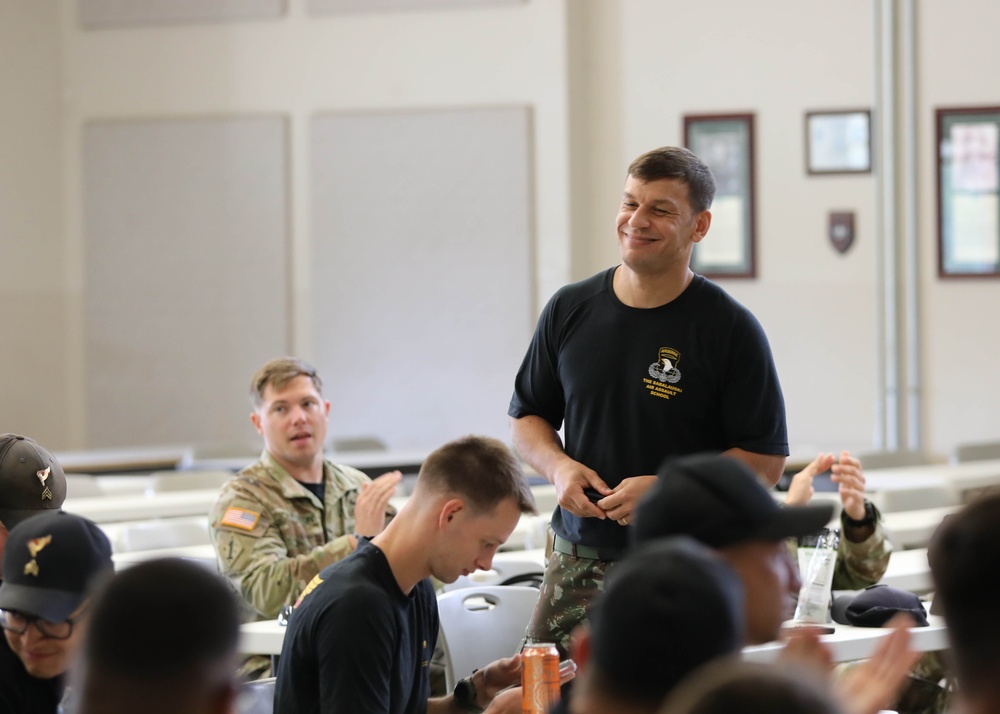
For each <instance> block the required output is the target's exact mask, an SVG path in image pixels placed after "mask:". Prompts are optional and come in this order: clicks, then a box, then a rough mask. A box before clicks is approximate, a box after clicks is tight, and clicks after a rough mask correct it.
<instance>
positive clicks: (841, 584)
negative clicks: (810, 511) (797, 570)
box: [789, 508, 892, 590]
mask: <svg viewBox="0 0 1000 714" xmlns="http://www.w3.org/2000/svg"><path fill="white" fill-rule="evenodd" d="M840 519H841V520H840V534H841V537H840V546H839V547H838V549H837V564H836V565H835V566H834V571H833V589H834V590H863V589H864V588H866V587H868V586H869V585H874V584H875V583H877V582H878V581H879V580H881V579H882V576H883V575H884V574H885V569H886V568H887V567H889V555H890V554H891V553H892V544H891V543H890V542H889V541H888V539H887V538H886V536H885V529H884V528H883V527H882V514H881V513H879V511H878V509H877V508H876V509H875V531H874V532H873V533H872V534H871V535H870V536H868V537H867V538H866V539H865V540H863V541H861V542H860V543H855V542H853V541H851V540H850V539H848V538H847V536H846V535H845V533H846V532H847V526H846V524H845V523H844V514H843V513H841V515H840ZM789 547H790V548H791V549H792V559H793V561H794V562H798V556H797V554H796V553H797V549H796V547H795V540H794V539H791V540H789Z"/></svg>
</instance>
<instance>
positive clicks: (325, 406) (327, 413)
mask: <svg viewBox="0 0 1000 714" xmlns="http://www.w3.org/2000/svg"><path fill="white" fill-rule="evenodd" d="M323 416H325V417H326V418H327V419H329V418H330V400H329V399H324V400H323Z"/></svg>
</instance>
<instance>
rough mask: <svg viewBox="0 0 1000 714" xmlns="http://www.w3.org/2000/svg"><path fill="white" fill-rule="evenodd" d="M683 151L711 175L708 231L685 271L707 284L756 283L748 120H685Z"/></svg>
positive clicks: (723, 116) (730, 116) (744, 116)
mask: <svg viewBox="0 0 1000 714" xmlns="http://www.w3.org/2000/svg"><path fill="white" fill-rule="evenodd" d="M684 145H685V146H686V147H687V148H689V149H690V150H691V151H693V152H694V153H695V154H697V155H698V156H699V157H700V158H701V160H702V161H704V162H705V163H706V164H708V167H709V168H710V169H711V170H712V173H713V174H714V175H715V201H714V202H713V203H712V225H711V228H709V231H708V235H707V236H705V238H704V240H702V241H701V242H700V243H698V244H697V245H696V246H695V247H694V252H693V254H692V256H691V268H692V269H693V270H694V271H695V272H697V273H700V274H702V275H705V276H707V277H710V278H753V277H756V274H757V273H756V262H755V254H756V246H755V244H754V164H753V161H754V148H753V114H698V115H688V116H685V117H684Z"/></svg>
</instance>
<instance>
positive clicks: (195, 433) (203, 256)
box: [83, 117, 289, 446]
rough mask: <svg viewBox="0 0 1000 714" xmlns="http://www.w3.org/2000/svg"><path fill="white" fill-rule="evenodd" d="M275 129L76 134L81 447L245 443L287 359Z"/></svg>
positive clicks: (271, 124)
mask: <svg viewBox="0 0 1000 714" xmlns="http://www.w3.org/2000/svg"><path fill="white" fill-rule="evenodd" d="M286 133H287V132H286V126H285V120H284V119H282V118H280V117H245V118H226V119H204V120H173V121H138V122H131V121H128V122H125V121H123V122H96V123H92V124H89V125H88V126H86V127H85V129H84V141H83V151H84V161H83V182H84V185H83V195H84V209H85V214H86V215H85V227H84V231H85V236H84V240H85V251H86V252H85V256H86V257H85V270H86V287H85V300H84V303H85V317H86V375H87V377H86V378H87V392H88V394H87V423H88V430H89V445H90V446H119V445H145V444H175V443H176V444H181V443H184V444H209V443H219V442H233V441H242V442H247V441H252V440H253V438H254V435H253V432H252V427H251V426H250V424H249V421H248V419H247V414H248V413H249V411H250V406H249V402H248V401H247V385H248V384H249V382H250V377H251V375H252V374H253V372H254V371H255V370H256V369H257V367H259V366H260V364H262V363H263V362H264V361H265V360H266V359H268V358H270V357H272V356H276V355H281V354H284V353H285V352H287V350H288V324H289V319H288V302H289V300H288V292H289V289H288V259H287V244H288V235H287V234H288V230H287V223H288V220H287V214H288V210H287V206H288V195H287V193H288V191H287V183H288V182H287V168H286V166H287V147H286Z"/></svg>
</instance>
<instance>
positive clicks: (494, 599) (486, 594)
mask: <svg viewBox="0 0 1000 714" xmlns="http://www.w3.org/2000/svg"><path fill="white" fill-rule="evenodd" d="M537 602H538V590H536V589H535V588H530V587H523V586H519V585H494V586H483V587H475V588H463V589H461V590H453V591H451V592H447V593H444V594H442V595H439V596H438V612H439V613H440V617H441V638H442V643H441V644H442V646H443V648H444V652H445V682H446V686H447V691H451V690H453V689H454V688H455V682H457V681H458V680H459V679H461V678H462V677H467V676H469V675H470V674H472V670H474V669H477V668H479V667H484V666H485V665H487V664H489V663H490V662H493V661H494V660H497V659H500V658H502V657H510V656H511V655H513V654H514V653H516V652H517V651H518V648H519V646H520V644H521V640H523V639H524V631H525V628H526V627H527V626H528V620H529V619H530V618H531V613H532V611H533V610H534V609H535V604H536V603H537Z"/></svg>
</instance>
